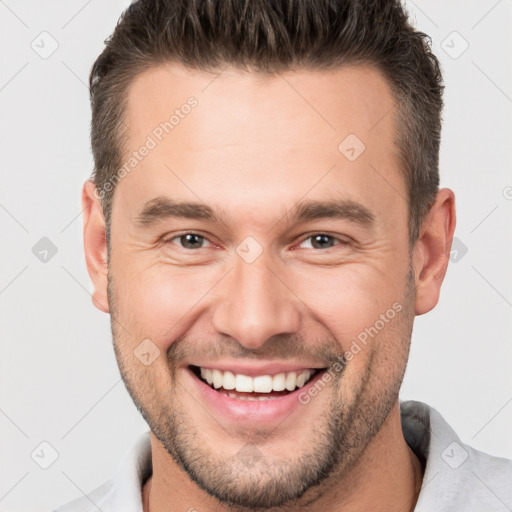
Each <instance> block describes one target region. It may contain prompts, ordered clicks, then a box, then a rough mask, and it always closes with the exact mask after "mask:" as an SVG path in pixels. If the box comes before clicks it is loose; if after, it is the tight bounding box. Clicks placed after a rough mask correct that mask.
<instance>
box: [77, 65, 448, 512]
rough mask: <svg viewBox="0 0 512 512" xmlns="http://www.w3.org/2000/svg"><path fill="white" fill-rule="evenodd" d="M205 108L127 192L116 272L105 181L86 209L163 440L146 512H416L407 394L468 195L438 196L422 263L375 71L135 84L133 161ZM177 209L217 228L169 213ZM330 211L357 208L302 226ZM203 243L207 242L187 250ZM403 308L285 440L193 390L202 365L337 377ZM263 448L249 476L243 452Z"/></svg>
mask: <svg viewBox="0 0 512 512" xmlns="http://www.w3.org/2000/svg"><path fill="white" fill-rule="evenodd" d="M190 96H194V97H195V98H196V99H197V100H198V105H197V107H195V108H194V109H193V110H192V111H191V112H190V114H188V115H187V116H185V117H184V119H181V120H180V123H179V125H178V126H176V127H175V128H174V129H173V131H172V132H171V133H170V134H169V135H167V136H166V137H165V138H164V139H163V140H162V141H161V142H160V143H159V144H158V145H157V146H156V147H155V148H154V149H152V150H151V151H150V152H149V154H148V155H147V156H146V157H145V158H144V159H143V160H142V161H141V162H140V163H138V165H137V167H136V168H135V169H134V170H133V171H132V172H130V173H129V174H128V175H127V176H126V177H124V178H123V179H122V180H121V181H119V183H118V184H117V187H116V190H115V195H114V200H113V205H112V218H111V240H110V242H111V251H110V261H109V262H108V257H109V255H108V251H107V245H106V237H105V229H106V226H105V219H104V216H103V212H102V208H101V204H100V201H99V200H98V198H97V194H95V187H94V185H93V184H92V183H91V182H90V181H88V182H86V183H85V185H84V188H83V195H82V197H83V205H84V208H85V209H84V245H85V255H86V261H87V267H88V270H89V275H90V277H91V279H92V281H93V283H94V294H93V301H94V304H95V305H96V307H98V308H99V309H101V310H103V311H105V312H108V313H110V314H111V315H112V331H113V337H114V346H115V349H116V356H117V359H118V363H119V366H120V369H121V374H122V376H123V379H124V382H125V384H126V386H127V388H128V390H129V392H130V394H131V396H132V398H133V399H134V401H135V403H136V404H137V406H138V407H139V410H141V412H142V414H143V416H144V418H145V419H146V421H147V422H148V424H149V425H150V427H151V430H152V433H151V447H152V462H153V475H152V477H151V478H150V479H149V480H148V481H147V482H146V484H145V485H144V489H143V493H142V494H143V502H144V511H145V512H147V511H149V510H150V511H151V512H163V511H172V512H174V511H187V510H189V509H190V508H191V507H193V508H195V509H196V510H198V511H201V512H209V511H212V512H213V511H215V512H217V511H218V512H224V511H228V510H240V511H242V510H254V509H258V508H260V509H263V508H265V509H268V510H275V511H278V510H285V509H287V510H297V509H302V510H304V511H306V512H317V511H325V510H330V511H338V510H339V511H341V510H343V511H351V512H354V511H367V510H372V511H389V510H404V511H406V510H413V509H414V504H415V503H416V500H417V497H418V494H419V490H420V487H421V483H422V478H423V471H424V467H423V464H422V463H423V461H421V460H419V459H418V457H417V456H416V455H415V454H414V452H413V451H412V450H411V448H410V447H409V446H408V445H407V443H406V441H405V439H404V437H403V434H402V429H401V422H400V409H399V402H398V390H399V388H400V385H401V382H402V378H403V373H404V371H405V366H406V363H407V357H408V352H409V346H410V337H411V332H412V325H413V320H414V316H415V315H422V314H424V313H427V312H428V311H430V310H431V309H432V308H434V307H435V305H436V304H437V302H438V299H439V293H440V288H441V284H442V281H443V279H444V276H445V272H446V268H447V265H448V261H449V252H450V246H451V241H452V238H453V232H454V228H455V199H454V195H453V192H452V191H451V190H449V189H441V190H440V191H439V192H438V194H437V198H436V201H435V204H434V205H433V207H432V209H431V210H430V212H429V214H428V215H427V217H426V218H425V219H424V222H423V224H422V226H421V230H420V236H419V239H418V241H417V242H416V244H415V245H414V247H413V248H412V251H411V250H410V247H409V242H408V233H409V232H408V208H407V203H406V200H405V199H404V198H406V197H407V190H406V185H405V182H404V179H403V176H402V173H401V171H400V169H399V159H398V155H397V149H396V146H395V144H394V139H393V134H394V130H395V126H394V123H395V115H394V110H393V106H394V102H393V98H392V95H391V92H390V89H389V86H388V85H387V82H386V81H385V79H384V78H383V76H382V75H381V74H380V73H379V72H378V71H376V70H374V69H372V68H370V67H365V66H357V67H344V68H340V69H338V70H335V71H331V72H327V71H322V72H320V71H305V70H303V71H299V70H296V71H293V72H287V73H283V74H281V75H279V76H273V77H269V76H267V77H264V76H260V75H257V74H255V73H241V72H239V71H237V70H234V69H231V68H228V69H226V70H224V71H223V72H222V74H220V75H219V76H217V75H216V74H213V73H207V72H205V71H192V70H186V69H184V68H182V67H181V66H179V65H178V64H172V65H171V64H168V65H166V66H160V67H158V68H154V69H151V70H148V71H145V72H144V73H142V74H140V75H139V76H138V77H137V78H136V79H135V81H134V82H133V84H132V85H131V86H130V89H129V96H128V106H127V120H128V126H129V132H128V141H127V149H128V151H127V153H131V152H132V151H134V150H137V149H138V148H139V147H140V146H141V145H142V144H143V143H144V141H145V140H146V137H147V136H148V135H149V134H151V132H152V130H154V128H155V127H156V126H158V125H159V123H160V122H162V121H164V120H166V119H168V118H169V115H170V114H171V113H172V112H173V111H174V110H175V109H176V108H180V106H181V105H183V104H184V103H185V102H186V101H187V98H189V97H190ZM305 99H307V101H305ZM349 134H356V135H357V137H358V138H359V139H360V140H361V141H363V143H364V144H365V147H366V148H365V150H364V152H363V153H361V155H360V156H359V157H358V158H357V159H356V160H354V161H349V160H348V159H347V158H346V157H345V156H344V155H343V154H342V153H341V152H340V151H339V150H338V146H339V144H340V143H341V142H342V141H343V140H344V139H345V137H347V135H349ZM164 198H166V199H165V200H164ZM156 199H158V200H159V203H158V204H159V206H160V208H159V209H155V208H153V209H151V208H148V207H149V206H151V205H152V204H153V205H154V204H155V202H154V201H155V200H156ZM170 200H172V201H174V202H194V203H200V204H201V205H203V206H208V207H209V209H211V212H213V213H214V214H215V217H214V218H184V217H177V216H173V215H164V213H170V209H169V208H168V206H169V201H170ZM151 201H153V203H151ZM332 201H345V203H344V208H341V209H338V215H335V216H333V215H329V216H318V215H316V216H315V215H313V216H310V217H309V218H302V220H299V219H297V218H296V217H297V216H296V215H294V214H295V213H297V212H296V211H295V208H296V207H297V205H298V204H304V203H306V202H317V203H326V202H331V204H332ZM348 201H350V206H352V208H347V207H346V206H347V204H349V203H348ZM355 204H357V205H359V206H358V208H359V209H358V208H356V210H358V211H359V215H356V214H354V211H355V210H354V205H355ZM361 211H364V212H367V213H369V215H367V216H366V217H365V215H361V214H360V213H361ZM317 212H318V209H317ZM340 212H341V213H340ZM350 212H352V213H350ZM370 218H371V220H370V221H369V220H368V219H370ZM365 219H366V220H365ZM186 233H195V234H197V235H200V236H201V237H204V238H197V237H196V238H195V239H193V246H192V247H191V246H190V245H188V246H187V245H186V240H184V239H183V238H180V236H181V235H183V234H186ZM322 234H324V235H327V238H325V237H324V238H321V240H320V244H318V243H317V240H318V239H316V238H315V235H322ZM249 236H250V237H252V239H254V240H255V241H256V242H257V244H258V245H259V247H260V248H261V249H262V252H261V255H260V256H259V257H258V258H257V259H256V260H255V261H253V262H251V263H248V262H247V261H246V260H244V258H242V257H241V256H240V254H239V253H238V252H237V247H239V246H240V244H241V242H242V241H244V240H245V239H246V238H247V237H249ZM184 244H185V245H184ZM395 303H399V304H400V305H401V306H402V308H401V311H400V312H399V313H397V314H396V315H395V316H394V317H393V319H392V320H390V321H389V322H387V323H386V324H385V326H384V327H383V328H382V329H380V330H379V332H378V334H376V335H374V336H372V337H370V338H369V339H368V343H367V344H366V345H365V346H364V348H363V349H362V350H361V351H360V352H358V353H357V354H356V355H354V357H353V358H352V359H351V360H350V361H349V362H348V363H347V364H346V366H345V368H344V370H343V372H342V373H341V374H340V373H338V378H335V379H333V380H332V381H331V382H330V383H328V385H327V386H326V387H325V388H324V389H323V390H322V391H321V392H319V393H318V394H317V395H316V396H315V397H314V398H312V399H311V400H310V401H309V403H307V404H303V405H301V406H300V407H297V408H295V409H294V410H293V411H292V412H291V413H290V414H289V415H288V416H287V417H286V418H285V419H284V421H282V422H281V423H280V424H278V425H267V424H258V422H257V421H252V422H250V423H247V422H244V421H243V420H241V421H240V422H237V421H234V420H232V419H229V418H226V417H222V416H221V415H219V414H217V413H216V411H213V410H210V409H209V405H208V403H205V401H204V398H203V397H202V396H201V395H200V394H199V393H198V392H197V388H196V387H195V386H194V385H192V384H191V377H190V373H189V372H188V370H186V366H188V364H193V363H202V364H203V365H207V364H208V363H212V364H210V366H212V367H215V364H213V363H214V362H218V361H221V360H222V361H223V362H228V363H230V364H232V365H233V366H235V367H236V365H237V364H238V363H240V362H247V361H250V362H254V361H265V362H269V361H273V362H276V361H278V362H284V363H286V362H290V363H297V364H299V365H302V366H304V367H306V368H308V367H318V368H324V367H327V366H329V365H330V364H331V363H332V362H333V361H334V358H335V357H336V356H339V355H343V354H344V353H346V351H348V350H350V346H351V342H352V341H353V340H354V339H356V338H357V336H358V334H360V333H361V332H362V331H364V329H365V328H368V327H370V326H374V325H375V324H376V321H377V320H378V319H379V318H381V317H380V315H382V314H386V312H387V311H388V310H389V309H390V308H391V309H392V305H393V304H395ZM145 339H149V340H151V342H152V343H153V344H154V345H155V346H156V347H158V349H159V350H160V356H159V357H157V358H156V360H155V361H154V362H153V363H152V364H151V365H149V366H146V365H144V364H141V362H140V361H139V360H138V359H137V358H136V357H134V350H135V349H136V348H137V346H138V345H139V344H140V343H141V341H142V340H145ZM247 446H251V447H252V449H254V447H257V453H258V454H259V457H260V458H259V459H258V460H257V461H256V462H255V463H254V464H251V465H247V464H244V463H243V461H241V459H240V457H239V456H238V455H239V453H240V451H241V450H243V449H244V447H247ZM235 477H236V478H235ZM276 482H277V484H278V490H279V493H278V492H275V491H276V488H275V487H274V484H275V483H276ZM304 486H305V487H306V488H303V487H304Z"/></svg>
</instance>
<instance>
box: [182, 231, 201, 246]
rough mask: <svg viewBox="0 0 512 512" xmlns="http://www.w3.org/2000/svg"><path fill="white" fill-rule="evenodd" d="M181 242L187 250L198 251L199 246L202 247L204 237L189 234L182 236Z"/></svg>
mask: <svg viewBox="0 0 512 512" xmlns="http://www.w3.org/2000/svg"><path fill="white" fill-rule="evenodd" d="M180 240H181V243H182V245H183V247H185V248H187V249H197V247H198V246H201V244H202V242H203V237H202V236H200V235H195V234H193V233H188V234H186V235H182V236H181V237H180Z"/></svg>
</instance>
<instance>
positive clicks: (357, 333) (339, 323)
mask: <svg viewBox="0 0 512 512" xmlns="http://www.w3.org/2000/svg"><path fill="white" fill-rule="evenodd" d="M289 279H290V282H292V283H293V282H294V283H295V285H294V286H293V290H294V292H295V293H296V294H297V296H298V297H299V298H300V299H301V301H302V302H304V303H305V304H306V305H307V306H308V310H309V311H310V313H312V314H313V315H314V316H315V318H316V319H317V320H318V321H319V322H320V323H321V324H323V325H324V326H325V327H327V329H328V330H329V331H330V332H331V333H332V334H333V335H334V336H335V337H336V340H337V341H338V343H339V344H340V346H341V348H342V350H343V351H350V350H351V351H352V352H357V347H356V348H354V344H353V342H354V341H358V342H359V345H361V347H363V348H364V347H365V346H366V345H370V344H371V341H372V339H373V338H374V337H375V336H376V332H379V333H380V331H383V330H389V329H387V327H388V325H390V324H391V323H393V319H394V318H395V316H396V309H397V307H398V309H400V307H399V306H396V305H395V307H393V305H394V304H395V303H396V302H398V303H400V301H401V300H402V299H401V298H402V293H401V292H402V290H401V288H400V287H399V286H397V285H396V280H395V284H393V285H390V282H389V278H387V277H386V276H385V273H384V272H381V271H380V270H379V269H376V268H375V267H371V266H363V265H362V264H361V265H350V266H346V267H339V268H337V269H315V270H314V271H311V272H309V273H308V272H303V273H301V275H300V276H290V278H289ZM381 315H383V317H384V319H382V317H381ZM365 344H366V345H365ZM361 352H362V351H361ZM363 359H364V358H363Z"/></svg>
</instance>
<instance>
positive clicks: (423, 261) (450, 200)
mask: <svg viewBox="0 0 512 512" xmlns="http://www.w3.org/2000/svg"><path fill="white" fill-rule="evenodd" d="M455 221H456V219H455V195H454V193H453V192H452V191H451V190H450V189H447V188H443V189H441V190H439V192H438V193H437V196H436V200H435V202H434V204H433V205H432V208H431V209H430V212H429V213H428V214H427V215H426V217H425V219H424V220H423V222H422V225H421V230H420V234H419V238H418V240H417V242H416V244H415V246H414V251H413V265H414V274H415V281H416V301H415V313H416V315H423V314H424V313H428V312H429V311H430V310H432V309H434V307H435V306H436V304H437V303H438V301H439V294H440V292H441V284H442V283H443V280H444V276H445V274H446V269H447V268H448V262H449V261H450V249H451V246H452V240H453V232H454V231H455Z"/></svg>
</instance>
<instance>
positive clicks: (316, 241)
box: [311, 235, 333, 249]
mask: <svg viewBox="0 0 512 512" xmlns="http://www.w3.org/2000/svg"><path fill="white" fill-rule="evenodd" d="M326 243H327V245H322V244H326ZM311 245H312V246H313V247H314V248H315V249H323V248H325V247H332V245H333V238H332V236H329V235H315V236H313V237H312V240H311ZM317 245H318V246H317Z"/></svg>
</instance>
